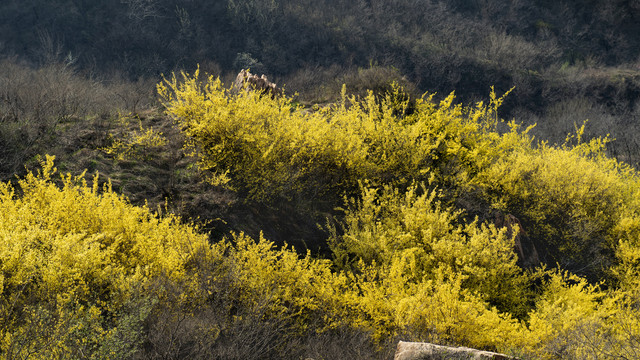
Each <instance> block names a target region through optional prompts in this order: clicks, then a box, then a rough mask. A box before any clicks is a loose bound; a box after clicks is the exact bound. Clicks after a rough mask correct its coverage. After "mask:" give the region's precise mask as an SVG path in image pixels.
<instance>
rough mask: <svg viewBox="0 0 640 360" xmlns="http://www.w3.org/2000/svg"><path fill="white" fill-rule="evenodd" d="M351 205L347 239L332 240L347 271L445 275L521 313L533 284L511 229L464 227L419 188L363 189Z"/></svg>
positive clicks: (413, 279)
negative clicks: (368, 268)
mask: <svg viewBox="0 0 640 360" xmlns="http://www.w3.org/2000/svg"><path fill="white" fill-rule="evenodd" d="M351 203H352V204H351V207H350V208H349V209H347V211H346V216H345V220H344V222H345V225H344V227H345V229H344V235H341V236H339V237H337V236H334V238H333V239H332V240H331V243H332V246H333V250H334V253H335V254H336V257H337V260H338V261H341V262H342V263H343V267H346V268H348V269H351V270H352V271H360V270H359V269H358V267H360V265H362V264H367V265H370V264H372V263H374V264H376V265H377V266H382V267H383V268H384V267H387V268H390V269H396V271H400V269H402V272H403V274H402V276H403V277H404V278H403V280H402V283H407V282H409V283H421V282H425V281H433V280H435V279H437V278H438V277H440V278H441V279H440V280H442V281H448V280H451V281H452V282H459V286H462V288H463V289H464V290H465V291H470V292H471V293H473V294H474V296H477V297H479V298H480V299H483V300H486V301H488V302H489V303H491V304H493V305H496V306H498V307H499V308H500V309H501V310H503V311H505V310H508V311H510V312H512V313H518V311H523V309H519V307H520V306H521V305H522V303H523V302H524V301H525V300H526V295H527V294H526V291H525V288H526V284H527V278H526V277H525V276H524V275H523V274H522V270H521V269H520V268H519V267H518V266H517V265H516V260H517V258H516V256H515V253H514V251H513V248H514V243H513V239H512V238H507V236H506V231H505V229H502V230H498V229H496V228H495V227H494V226H493V225H488V226H486V225H480V224H478V223H477V222H472V223H470V224H464V225H459V223H458V215H459V212H456V211H454V210H452V209H450V208H445V207H443V205H442V204H441V203H440V201H438V200H437V199H436V192H435V191H428V190H426V189H425V188H424V187H418V186H415V185H414V186H410V187H409V189H408V190H407V191H405V192H400V191H399V190H398V189H394V188H391V187H389V186H386V187H384V188H383V189H382V190H378V189H375V188H366V187H364V188H363V189H362V196H361V200H359V201H357V202H356V201H355V200H352V201H351ZM349 261H351V262H354V263H352V264H348V263H346V262H349ZM400 264H402V265H400ZM354 268H355V269H354ZM520 315H523V314H522V313H521V314H520Z"/></svg>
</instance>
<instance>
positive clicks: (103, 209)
mask: <svg viewBox="0 0 640 360" xmlns="http://www.w3.org/2000/svg"><path fill="white" fill-rule="evenodd" d="M55 172H56V169H55V168H54V167H53V158H52V157H47V158H46V160H43V161H42V169H41V170H40V171H38V173H37V174H33V173H30V174H29V175H27V176H26V177H25V178H24V179H22V180H20V181H19V182H18V187H17V188H14V187H13V186H12V185H10V184H8V183H2V184H0V279H2V281H1V283H2V288H1V292H0V341H1V343H0V353H1V354H3V356H5V354H6V356H7V357H9V358H12V356H16V357H24V356H26V354H31V355H29V357H30V358H36V357H40V356H42V357H49V358H50V357H51V356H53V357H57V355H56V354H62V353H65V352H67V351H69V350H68V349H67V348H66V346H72V348H74V349H76V350H77V348H76V347H75V345H77V344H78V341H82V342H86V343H87V344H91V346H93V347H96V348H97V347H100V346H103V345H105V346H107V345H108V346H111V345H113V344H111V345H109V344H107V343H108V341H107V339H108V338H110V337H111V336H113V334H114V332H115V331H117V330H118V329H117V326H118V322H119V320H118V319H124V320H126V319H125V318H126V316H125V318H120V315H121V312H122V311H124V310H125V309H126V307H127V306H129V305H130V304H131V302H132V301H135V296H136V294H137V293H138V292H139V291H141V290H142V289H143V288H144V287H145V286H146V285H147V284H148V283H149V281H152V280H154V279H156V278H157V277H159V276H162V277H165V278H168V279H171V280H172V281H183V282H184V281H188V279H187V278H186V272H185V271H186V270H185V269H186V268H185V266H186V264H187V263H188V262H189V259H190V258H191V257H192V256H193V254H195V253H198V252H202V251H206V249H208V243H207V240H206V237H204V236H203V235H200V234H197V233H196V231H195V230H194V229H193V228H192V227H189V226H184V225H180V224H178V222H177V219H176V218H174V217H172V216H167V217H164V218H158V217H156V216H155V215H153V214H151V212H150V211H149V210H148V209H146V208H140V207H134V206H132V205H130V204H128V203H127V201H126V200H125V199H123V198H122V197H120V196H118V195H116V194H115V193H113V192H112V190H111V188H110V186H109V185H108V184H107V185H105V186H104V187H103V188H100V187H99V186H98V178H97V176H96V177H95V178H94V179H93V185H92V186H88V185H87V183H86V182H85V180H84V174H83V175H81V176H78V177H75V176H71V175H69V174H67V175H63V176H61V177H60V178H59V179H58V180H57V181H59V182H60V183H61V187H59V186H57V185H56V184H55V182H56V180H55V179H54V174H55ZM145 306H146V305H145V304H142V303H141V304H139V308H137V309H136V311H143V312H144V311H146V310H144V309H145ZM107 314H109V315H108V316H107ZM124 315H126V314H124ZM105 316H107V317H112V318H113V321H111V322H108V321H105V320H106V318H105ZM127 316H128V315H127ZM38 324H39V325H38ZM109 324H111V325H109ZM120 325H122V326H125V325H126V324H124V323H122V324H120ZM114 341H116V343H117V338H114ZM105 356H106V355H105ZM119 356H122V354H119V355H118V354H113V356H110V357H114V358H118V357H119Z"/></svg>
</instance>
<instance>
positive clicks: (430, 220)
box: [158, 72, 640, 359]
mask: <svg viewBox="0 0 640 360" xmlns="http://www.w3.org/2000/svg"><path fill="white" fill-rule="evenodd" d="M392 88H393V87H392ZM393 91H395V93H390V94H388V96H386V97H378V98H376V97H375V96H373V95H372V94H369V95H368V96H366V97H364V98H356V97H349V96H347V95H346V94H345V93H344V91H343V94H342V97H341V100H340V101H339V102H338V103H337V104H335V105H333V106H330V107H327V108H324V109H317V110H315V111H308V110H305V109H301V108H298V107H296V106H294V105H293V103H292V101H291V99H289V98H287V97H279V98H275V99H272V98H270V97H267V96H261V95H260V94H259V93H256V92H251V91H240V92H237V93H234V92H231V91H229V90H227V89H225V88H224V86H223V84H222V83H221V82H220V80H219V79H214V78H208V79H204V80H201V79H199V74H198V72H196V73H195V74H194V75H193V76H189V75H186V74H183V78H182V79H180V80H178V79H177V78H176V77H175V76H174V77H172V78H171V79H168V80H165V81H164V82H163V83H162V84H159V85H158V92H159V94H160V96H161V98H162V100H163V104H164V106H165V108H166V110H167V113H168V114H170V115H171V116H172V117H174V119H175V120H176V122H177V124H178V126H180V127H181V129H182V130H183V131H184V133H185V134H186V135H187V139H188V140H187V141H188V144H187V148H188V149H189V150H190V151H191V153H192V154H193V155H195V156H197V158H198V160H199V165H200V167H201V168H202V169H204V170H208V171H209V174H210V176H211V177H210V181H211V182H212V183H214V184H218V185H222V184H224V185H226V186H228V187H230V188H232V189H235V190H237V191H238V192H239V193H240V195H241V196H244V197H245V198H246V199H248V200H258V201H271V200H278V199H286V200H295V201H298V202H305V203H306V204H310V205H311V206H318V207H320V206H324V207H323V209H326V208H327V206H330V208H333V207H336V206H340V204H341V200H342V199H345V198H347V199H350V200H348V201H347V204H346V207H345V209H343V210H344V211H343V217H341V218H339V219H338V222H339V223H340V224H341V226H338V227H337V228H334V229H333V230H334V231H333V234H332V235H331V238H330V239H329V241H330V246H331V249H332V251H333V255H334V258H333V263H329V262H327V261H324V260H314V259H312V258H311V257H310V256H309V255H308V254H307V255H306V256H302V257H300V256H298V255H296V254H295V252H294V251H292V250H291V249H286V248H284V249H274V248H273V245H272V244H271V243H270V242H268V241H266V240H264V239H260V240H259V241H258V242H253V240H250V239H248V238H247V237H246V236H244V235H237V236H236V237H235V238H234V239H232V240H231V241H230V242H223V243H220V244H217V245H215V247H214V248H215V249H217V250H215V253H216V254H218V255H219V256H221V258H220V259H221V260H220V261H221V262H222V263H224V264H225V265H224V267H223V268H224V269H226V270H225V271H224V273H225V274H227V275H228V276H232V278H233V279H234V280H233V281H232V283H233V284H235V285H234V288H237V289H238V290H237V294H236V295H237V296H238V298H239V299H242V302H243V303H245V304H248V305H247V306H249V307H254V308H259V309H262V310H261V311H264V316H265V317H267V318H268V317H285V318H287V319H291V321H293V323H295V324H296V325H295V328H296V329H297V330H296V331H302V332H304V329H311V328H314V326H316V329H330V328H332V327H336V326H341V325H344V324H348V325H349V326H352V327H356V328H360V329H365V330H366V331H368V332H370V333H371V334H372V335H373V337H374V338H375V339H377V340H379V341H382V340H384V339H389V338H392V337H394V336H406V337H409V338H412V339H414V340H425V339H426V340H433V341H441V342H455V343H459V344H465V345H470V346H476V347H482V348H488V349H497V350H502V351H508V352H511V353H519V354H522V355H523V356H527V357H531V358H543V359H546V358H549V359H550V358H558V357H564V358H575V359H580V358H584V359H588V358H594V359H595V358H607V357H609V358H615V357H616V356H621V354H623V353H625V354H628V353H633V352H634V351H635V349H638V348H640V347H638V346H636V345H634V343H633V339H634V336H636V334H638V329H640V325H638V324H640V322H639V321H638V314H637V311H636V310H635V309H637V302H634V301H635V300H634V294H636V293H635V292H634V291H635V290H636V289H637V286H638V285H640V271H639V270H638V268H639V267H640V250H639V249H640V242H639V240H638V239H640V211H639V210H640V202H639V200H637V199H640V197H639V196H638V195H639V194H640V191H638V190H639V188H638V177H637V173H636V172H635V170H633V169H631V168H629V167H628V166H626V165H624V164H621V163H618V162H616V161H615V160H612V159H609V158H607V157H606V156H605V146H606V142H607V140H606V139H604V140H603V139H595V140H591V141H587V142H583V141H582V140H581V137H582V135H583V132H584V128H581V129H578V132H577V134H576V135H575V136H574V137H573V138H569V139H568V140H567V142H566V143H565V144H564V145H562V146H550V145H549V144H547V143H544V142H535V141H534V139H533V138H532V137H531V136H530V135H529V134H528V129H521V128H520V127H519V126H518V125H517V124H516V123H515V121H512V122H510V123H509V124H507V127H505V126H503V125H499V123H500V120H499V118H498V117H497V112H496V110H497V108H498V107H499V106H500V104H501V103H502V100H503V98H499V97H497V96H496V95H495V93H494V92H493V91H492V93H491V95H490V99H489V102H488V103H486V104H485V103H482V102H480V103H478V104H476V105H474V106H468V107H465V106H461V105H455V104H454V96H453V95H450V96H448V97H446V98H444V99H443V100H442V101H440V102H439V103H435V102H434V101H433V97H428V96H425V97H423V98H422V99H418V100H416V101H415V104H412V106H411V111H409V110H408V109H409V108H408V102H407V99H406V97H403V96H400V95H399V91H400V90H399V89H397V88H395V90H393ZM499 128H500V129H502V130H500V131H498V129H499ZM416 184H419V185H416ZM434 189H435V190H434ZM495 214H505V215H506V214H509V215H510V216H513V217H515V218H517V220H518V222H519V223H520V224H521V228H520V229H518V231H519V234H520V236H522V237H523V238H524V237H526V238H528V239H529V240H531V241H532V243H533V244H534V245H535V247H536V248H537V252H538V255H539V258H540V261H541V262H542V263H546V264H547V265H548V266H549V267H553V268H556V267H557V269H554V270H552V271H550V270H545V269H544V268H542V269H538V270H523V269H520V268H519V267H518V266H517V264H516V260H517V259H516V255H515V252H514V246H515V241H514V240H515V238H516V236H518V235H517V234H515V233H510V232H509V229H504V228H499V227H497V226H496V224H494V223H492V220H493V218H494V215H495ZM509 233H510V235H508V234H509ZM220 254H224V256H222V255H220ZM224 259H228V260H224ZM567 270H568V271H569V272H567ZM571 272H573V273H576V274H577V275H579V276H577V275H572V274H571ZM229 274H231V275H229ZM294 279H301V281H299V282H297V281H294ZM603 280H606V281H605V282H604V285H597V284H599V282H600V281H603ZM636 298H637V297H636ZM311 324H315V325H313V326H312V325H311ZM318 324H320V325H318ZM318 331H320V330H318ZM589 341H591V342H589ZM596 343H597V344H600V345H602V346H600V345H594V344H596ZM599 346H600V347H601V348H602V347H606V348H607V349H609V350H608V351H610V352H609V353H605V352H602V351H600V352H598V351H596V350H594V349H596V348H598V347H599ZM598 356H600V357H598Z"/></svg>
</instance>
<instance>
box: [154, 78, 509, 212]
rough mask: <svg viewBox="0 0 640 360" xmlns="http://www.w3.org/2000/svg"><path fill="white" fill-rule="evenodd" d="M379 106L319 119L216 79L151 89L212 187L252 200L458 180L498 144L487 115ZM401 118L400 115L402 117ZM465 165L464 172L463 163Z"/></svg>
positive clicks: (485, 110) (485, 111) (425, 106)
mask: <svg viewBox="0 0 640 360" xmlns="http://www.w3.org/2000/svg"><path fill="white" fill-rule="evenodd" d="M393 91H394V93H390V94H388V96H387V97H386V98H385V99H383V100H382V101H381V102H379V101H376V98H375V96H374V95H373V93H369V95H368V96H367V97H366V98H364V99H357V98H355V97H348V96H347V95H346V94H345V92H344V89H343V94H342V100H341V101H340V102H339V103H338V104H335V105H334V106H330V107H327V108H323V109H319V110H318V111H312V112H310V111H306V110H304V109H301V108H297V107H295V106H294V105H293V104H292V102H291V99H289V98H287V97H277V98H275V99H272V98H270V97H267V96H262V95H261V94H260V93H258V92H253V91H240V92H239V93H231V92H229V91H228V90H226V89H225V88H224V86H223V84H222V83H221V81H220V80H219V79H214V78H213V77H210V78H208V79H206V80H201V79H199V73H198V72H197V71H196V73H195V74H194V75H193V76H189V75H187V74H183V79H181V80H178V79H177V78H176V77H175V76H174V77H172V78H171V79H168V80H165V81H164V82H163V83H161V84H159V85H158V93H159V94H160V96H161V98H162V100H163V104H164V106H165V107H166V109H167V112H168V113H169V114H170V115H171V116H173V117H174V118H175V119H176V121H177V123H178V125H179V126H180V127H181V128H182V129H183V131H184V133H185V134H186V135H187V137H188V139H189V140H188V141H189V143H188V144H187V145H188V146H187V147H188V148H189V149H190V150H191V151H192V153H193V154H194V155H197V156H198V159H199V161H200V167H201V168H203V169H206V170H210V172H211V181H212V182H213V183H215V184H227V185H228V186H230V187H232V188H235V189H238V190H241V191H244V192H246V193H247V194H248V195H249V197H250V198H254V199H262V200H265V199H269V198H278V197H280V198H286V199H291V198H296V199H305V200H307V201H311V200H314V201H326V200H327V199H329V200H330V201H332V202H334V203H335V202H337V201H339V199H340V197H341V195H342V193H344V192H351V193H355V192H357V189H358V182H359V181H361V180H363V179H368V180H369V181H371V182H372V183H376V184H384V183H405V184H409V183H411V181H412V180H424V181H426V180H428V179H429V178H432V177H434V176H439V177H440V179H444V178H455V176H456V174H455V173H456V172H459V171H467V170H465V169H464V166H462V165H461V164H470V163H472V162H475V161H476V160H474V158H476V157H482V156H484V154H485V153H487V152H488V151H493V150H492V149H494V148H492V147H490V146H484V145H482V144H480V143H487V142H493V141H495V140H496V139H497V138H499V136H497V134H496V136H493V137H492V136H484V135H485V134H487V131H489V130H490V129H491V128H492V127H493V125H494V122H495V121H494V118H493V117H492V116H494V114H493V110H492V109H495V106H497V105H499V102H500V101H501V100H500V99H497V98H495V95H494V97H493V100H492V103H491V104H490V106H487V105H484V104H482V103H479V104H478V105H477V106H476V107H473V108H463V107H462V106H459V105H453V100H454V96H453V94H451V95H450V96H448V97H447V98H445V99H444V100H442V101H441V102H440V103H439V104H435V103H434V102H433V101H432V97H426V98H422V99H418V100H417V101H416V104H415V110H414V111H413V113H411V114H408V112H407V111H406V107H407V106H408V105H407V100H398V99H402V98H403V97H402V96H400V95H399V92H400V91H401V89H398V88H397V87H396V88H394V90H393ZM399 114H400V115H399ZM465 166H466V165H465Z"/></svg>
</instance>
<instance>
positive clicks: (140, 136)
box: [102, 116, 167, 160]
mask: <svg viewBox="0 0 640 360" xmlns="http://www.w3.org/2000/svg"><path fill="white" fill-rule="evenodd" d="M130 120H131V119H129V117H127V116H121V117H120V119H119V122H120V125H121V126H122V127H123V128H124V133H123V134H110V135H109V136H110V138H111V140H112V143H111V145H109V146H107V147H104V148H102V151H104V152H105V153H107V154H109V155H112V156H113V157H114V158H116V159H117V160H125V159H129V160H130V159H140V158H148V157H149V156H150V155H149V152H150V151H151V150H153V149H156V148H158V147H161V146H164V145H165V144H166V143H167V140H166V139H165V138H164V136H163V135H162V133H161V132H159V131H155V130H153V128H152V127H149V128H144V127H143V126H142V122H141V121H140V119H138V129H136V130H129V129H128V126H129V121H130Z"/></svg>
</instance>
